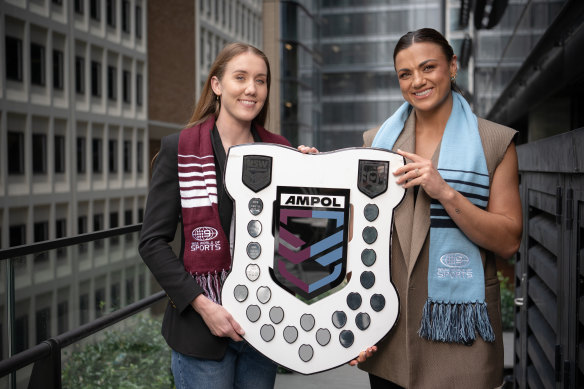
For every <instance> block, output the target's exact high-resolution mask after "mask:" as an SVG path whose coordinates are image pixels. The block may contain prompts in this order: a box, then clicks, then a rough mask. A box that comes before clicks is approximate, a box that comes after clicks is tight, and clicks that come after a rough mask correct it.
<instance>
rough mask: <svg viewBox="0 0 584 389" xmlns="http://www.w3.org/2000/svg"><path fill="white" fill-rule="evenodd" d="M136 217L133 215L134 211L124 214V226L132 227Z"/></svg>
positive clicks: (129, 210)
mask: <svg viewBox="0 0 584 389" xmlns="http://www.w3.org/2000/svg"><path fill="white" fill-rule="evenodd" d="M133 219H134V217H133V215H132V210H131V209H128V210H126V211H125V212H124V225H126V226H130V225H132V221H133Z"/></svg>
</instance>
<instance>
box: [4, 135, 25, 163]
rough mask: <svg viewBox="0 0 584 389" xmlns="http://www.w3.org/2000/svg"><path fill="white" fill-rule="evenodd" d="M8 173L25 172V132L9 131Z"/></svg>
mask: <svg viewBox="0 0 584 389" xmlns="http://www.w3.org/2000/svg"><path fill="white" fill-rule="evenodd" d="M7 135H8V139H7V140H8V142H7V149H8V174H24V134H23V133H22V132H16V131H8V134H7Z"/></svg>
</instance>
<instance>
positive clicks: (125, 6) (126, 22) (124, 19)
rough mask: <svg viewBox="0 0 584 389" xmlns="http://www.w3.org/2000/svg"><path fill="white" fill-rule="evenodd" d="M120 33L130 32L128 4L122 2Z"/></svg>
mask: <svg viewBox="0 0 584 389" xmlns="http://www.w3.org/2000/svg"><path fill="white" fill-rule="evenodd" d="M122 31H123V32H130V2H129V1H128V0H122Z"/></svg>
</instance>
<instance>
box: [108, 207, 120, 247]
mask: <svg viewBox="0 0 584 389" xmlns="http://www.w3.org/2000/svg"><path fill="white" fill-rule="evenodd" d="M119 219H120V214H119V213H118V212H110V214H109V228H117V227H119V226H120V220H119ZM110 242H111V244H112V245H113V246H116V245H119V244H120V237H119V236H112V237H111V238H110Z"/></svg>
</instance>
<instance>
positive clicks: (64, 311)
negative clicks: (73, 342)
mask: <svg viewBox="0 0 584 389" xmlns="http://www.w3.org/2000/svg"><path fill="white" fill-rule="evenodd" d="M68 329H69V303H68V302H67V301H62V302H60V303H59V304H58V305H57V331H59V334H62V333H64V332H67V330H68Z"/></svg>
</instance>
